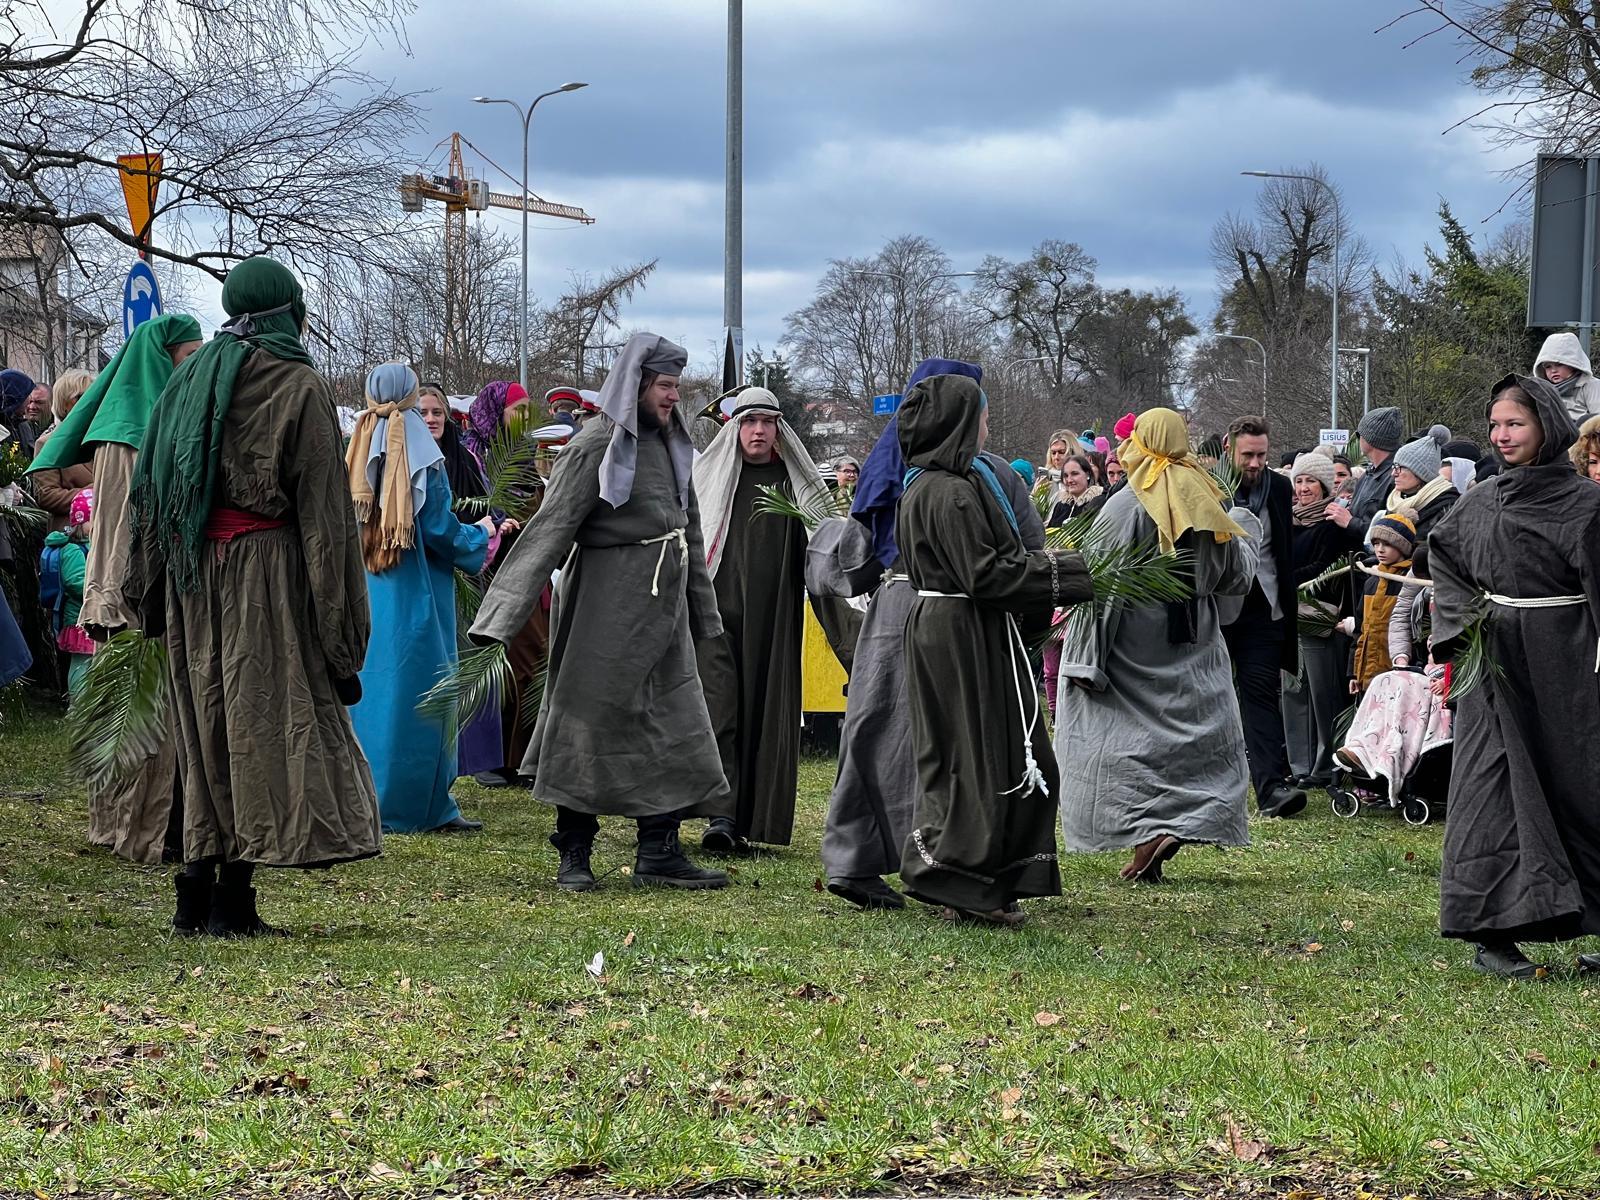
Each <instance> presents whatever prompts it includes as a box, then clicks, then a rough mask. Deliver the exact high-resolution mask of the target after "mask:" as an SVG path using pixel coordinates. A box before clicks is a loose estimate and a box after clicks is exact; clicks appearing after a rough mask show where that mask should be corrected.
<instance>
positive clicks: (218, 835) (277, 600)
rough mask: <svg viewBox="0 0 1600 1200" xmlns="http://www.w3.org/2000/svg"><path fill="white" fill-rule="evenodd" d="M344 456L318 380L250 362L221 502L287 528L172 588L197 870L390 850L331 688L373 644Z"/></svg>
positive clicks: (174, 669)
mask: <svg viewBox="0 0 1600 1200" xmlns="http://www.w3.org/2000/svg"><path fill="white" fill-rule="evenodd" d="M164 411H165V410H164V409H163V408H162V406H161V405H157V406H156V409H155V412H154V413H153V414H152V416H151V418H150V427H149V432H148V433H147V435H146V439H145V444H146V445H150V444H151V443H152V442H153V441H155V440H156V438H157V436H158V434H157V431H158V430H159V428H160V422H161V420H162V416H163V412H164ZM340 443H341V439H340V435H339V423H338V420H337V418H336V417H335V415H334V405H333V397H332V395H331V393H330V392H329V390H328V385H327V383H326V382H325V381H324V380H323V378H322V377H321V376H320V375H318V374H317V372H316V371H315V370H313V369H312V368H311V367H309V366H306V365H305V364H304V363H298V362H290V361H285V360H283V359H278V358H275V357H273V356H272V355H271V354H268V353H266V352H265V351H261V350H257V351H254V352H253V353H252V354H251V355H250V357H249V358H247V359H246V360H245V362H244V364H243V365H242V366H241V367H240V369H239V376H238V380H237V382H236V383H235V385H234V389H233V398H232V401H231V403H230V404H229V406H228V411H227V415H226V416H225V417H224V418H223V423H222V438H221V447H220V452H219V459H218V479H217V496H218V500H217V503H218V505H219V506H222V505H226V506H228V507H231V508H235V509H242V510H244V511H246V512H250V513H255V514H258V515H260V516H263V517H269V518H276V519H281V520H283V521H285V522H286V524H285V525H284V526H283V527H281V528H277V529H268V530H263V531H258V532H254V533H247V534H244V535H243V536H241V537H236V538H234V539H233V540H232V541H229V542H216V543H214V544H212V545H208V546H207V547H206V550H205V552H204V553H203V554H202V555H201V559H200V572H199V575H200V578H199V584H198V586H197V587H196V589H195V590H194V591H193V592H182V591H179V590H178V588H177V586H176V584H175V583H174V582H173V580H172V579H171V577H170V576H164V577H163V578H164V583H163V586H164V589H165V604H166V642H167V653H168V660H167V668H168V677H169V679H170V681H171V684H172V703H173V710H174V713H175V714H176V717H177V734H178V761H179V763H180V765H181V767H182V773H183V797H184V811H183V818H184V819H183V843H184V845H183V851H184V860H185V861H186V862H200V861H204V860H207V859H215V858H222V859H226V860H229V861H238V862H249V863H256V864H259V865H261V866H268V867H323V866H331V865H333V864H335V863H339V862H347V861H351V860H354V859H360V858H370V857H371V856H373V855H375V854H377V853H378V852H379V850H380V848H381V846H382V835H381V834H380V832H379V829H378V797H377V793H376V791H375V790H374V788H373V784H372V772H371V771H370V770H369V769H368V767H367V760H366V758H365V756H364V755H363V754H362V752H361V747H360V745H359V744H358V743H357V742H356V735H355V730H354V729H353V728H352V726H351V723H350V716H349V714H348V712H347V711H346V710H345V707H344V705H343V704H341V703H340V701H339V697H338V695H337V694H336V693H335V691H334V687H333V681H334V680H335V679H345V678H349V677H350V676H353V675H356V674H358V673H359V672H360V670H361V666H362V663H363V662H364V660H365V658H366V652H367V637H368V634H369V632H370V617H369V614H368V611H367V576H366V568H365V566H363V564H362V560H361V535H360V532H359V531H358V529H357V527H356V518H355V509H354V507H353V506H352V504H351V501H350V486H349V482H348V476H347V473H346V471H345V465H344V454H343V452H342V449H341V444H340ZM146 569H148V568H146Z"/></svg>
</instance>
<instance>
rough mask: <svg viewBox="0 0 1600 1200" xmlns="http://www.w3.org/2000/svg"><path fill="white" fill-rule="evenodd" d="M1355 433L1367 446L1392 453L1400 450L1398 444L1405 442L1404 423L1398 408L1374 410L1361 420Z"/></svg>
mask: <svg viewBox="0 0 1600 1200" xmlns="http://www.w3.org/2000/svg"><path fill="white" fill-rule="evenodd" d="M1356 432H1357V433H1359V434H1360V435H1361V437H1362V438H1363V439H1364V440H1365V441H1366V443H1367V445H1369V446H1372V447H1374V448H1375V449H1378V450H1388V451H1390V452H1391V453H1392V452H1393V451H1395V450H1398V449H1400V443H1401V442H1402V441H1404V440H1405V436H1406V422H1405V418H1404V417H1403V416H1401V415H1400V410H1399V409H1398V408H1375V409H1373V410H1372V411H1371V412H1369V413H1368V414H1367V415H1366V416H1364V417H1362V418H1361V424H1360V425H1358V426H1356Z"/></svg>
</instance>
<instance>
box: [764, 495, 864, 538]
mask: <svg viewBox="0 0 1600 1200" xmlns="http://www.w3.org/2000/svg"><path fill="white" fill-rule="evenodd" d="M757 490H758V491H759V492H760V493H761V495H760V496H758V497H757V498H756V502H755V505H754V513H753V515H754V516H770V517H792V518H793V519H795V520H796V521H799V522H800V523H801V524H802V525H804V526H805V528H806V532H807V533H810V532H812V531H813V530H815V529H816V527H817V526H818V525H820V524H822V522H823V521H824V520H826V519H827V518H829V517H844V516H849V515H850V508H849V505H848V503H847V502H846V501H845V499H844V497H843V495H842V494H841V493H839V492H836V491H834V490H832V489H831V488H827V487H815V488H811V489H810V490H809V491H808V492H807V493H806V495H805V496H804V497H802V498H801V499H798V500H797V499H795V498H794V497H793V496H791V495H789V493H788V492H786V491H785V490H784V489H783V488H781V487H776V486H774V485H772V484H763V485H762V486H761V487H760V488H758V489H757Z"/></svg>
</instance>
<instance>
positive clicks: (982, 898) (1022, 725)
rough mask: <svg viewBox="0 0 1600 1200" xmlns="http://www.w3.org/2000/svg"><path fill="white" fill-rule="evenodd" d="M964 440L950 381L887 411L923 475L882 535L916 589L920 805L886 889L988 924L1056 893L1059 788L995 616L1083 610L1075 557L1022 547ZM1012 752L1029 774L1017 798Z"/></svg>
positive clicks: (963, 384)
mask: <svg viewBox="0 0 1600 1200" xmlns="http://www.w3.org/2000/svg"><path fill="white" fill-rule="evenodd" d="M977 429H978V391H977V385H976V384H974V383H973V381H972V380H970V379H966V378H965V377H962V376H953V375H941V376H936V377H934V378H933V379H930V380H925V381H924V382H923V383H920V384H918V385H917V387H916V388H914V389H913V390H912V392H911V394H910V395H909V396H908V397H907V398H906V402H905V404H904V405H902V407H901V410H900V439H901V448H902V450H903V452H904V453H905V457H906V461H907V462H908V463H909V464H910V465H911V466H913V467H920V468H922V472H921V474H919V475H918V476H917V477H916V478H915V479H913V480H912V482H911V483H910V485H909V486H908V487H907V488H906V492H905V495H904V496H903V497H901V500H900V507H899V513H898V516H897V519H896V523H895V531H896V540H897V541H898V542H899V545H900V553H901V561H902V563H903V564H904V567H905V570H906V573H907V574H908V575H909V576H910V579H911V584H912V586H913V587H915V588H917V589H918V591H919V595H918V597H917V599H916V600H915V601H914V603H913V606H912V609H911V614H910V616H909V618H908V619H907V621H906V632H905V656H906V693H907V699H908V702H909V706H910V711H911V737H912V745H913V747H914V749H915V752H916V759H917V776H918V781H919V784H920V793H921V794H920V796H919V799H918V802H917V809H916V814H917V815H916V824H915V825H914V826H913V827H912V830H911V835H910V837H908V838H907V839H906V844H905V846H904V848H903V851H902V857H901V867H900V877H901V880H902V883H903V885H904V887H905V890H906V892H907V893H908V894H909V895H911V896H914V897H915V898H916V899H918V900H923V901H926V902H927V903H930V904H946V905H950V906H951V907H953V908H957V909H965V910H969V911H977V912H987V911H992V910H995V909H1001V908H1004V907H1006V906H1007V905H1008V904H1010V903H1011V902H1012V901H1014V900H1016V899H1019V898H1021V897H1024V896H1055V895H1059V894H1060V892H1061V876H1060V873H1059V872H1058V870H1057V866H1056V840H1055V827H1056V804H1055V797H1056V796H1057V794H1058V793H1059V791H1060V779H1059V775H1058V772H1057V768H1056V762H1055V756H1054V755H1053V754H1052V753H1051V750H1050V742H1049V737H1048V733H1047V730H1046V727H1045V719H1044V715H1043V714H1042V713H1040V712H1039V711H1038V704H1039V700H1038V694H1037V687H1036V686H1035V684H1034V680H1033V676H1032V673H1031V671H1030V669H1029V666H1028V663H1027V660H1026V657H1025V655H1024V654H1023V653H1022V652H1021V651H1020V650H1019V649H1018V648H1017V647H1016V646H1015V645H1014V634H1013V631H1012V627H1011V624H1010V621H1009V620H1008V614H1026V615H1032V616H1033V617H1035V618H1036V619H1039V620H1040V621H1042V622H1048V619H1049V614H1050V612H1051V611H1052V610H1053V609H1054V608H1056V607H1057V606H1058V605H1062V604H1070V603H1073V602H1077V601H1082V600H1087V599H1090V598H1092V596H1093V585H1092V583H1091V581H1090V577H1089V574H1088V571H1087V570H1086V569H1085V567H1084V566H1083V561H1082V559H1081V558H1080V557H1079V556H1078V555H1077V554H1074V553H1071V552H1068V551H1060V552H1051V551H1036V552H1033V553H1029V552H1028V551H1026V550H1024V549H1023V547H1022V541H1021V538H1020V537H1019V535H1018V533H1017V531H1016V529H1015V528H1014V527H1013V525H1012V523H1011V520H1010V519H1009V518H1008V517H1007V515H1006V513H1005V512H1004V510H1003V509H1002V507H1001V504H1000V501H999V500H998V499H997V498H995V497H994V496H992V495H991V494H990V493H989V492H988V490H987V488H986V486H985V485H984V483H982V482H981V481H980V480H979V478H978V477H977V476H976V475H974V474H972V473H971V468H970V464H971V462H972V460H973V458H974V456H975V455H976V454H977V449H978V445H977ZM928 592H937V593H941V594H940V595H936V596H930V595H926V594H925V593H928ZM1024 710H1025V711H1024ZM1029 716H1033V717H1034V720H1033V729H1032V732H1031V734H1030V733H1029V732H1028V731H1027V724H1028V719H1029ZM1025 747H1031V751H1032V754H1031V757H1032V760H1033V763H1034V765H1035V766H1036V767H1037V769H1038V772H1039V774H1040V775H1041V776H1042V781H1041V782H1040V783H1039V784H1038V785H1036V786H1033V787H1032V788H1031V790H1030V786H1029V784H1028V783H1027V782H1025V779H1026V778H1027V776H1028V773H1029V768H1028V757H1029V755H1028V752H1027V750H1026V749H1025ZM1019 785H1020V786H1019Z"/></svg>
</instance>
